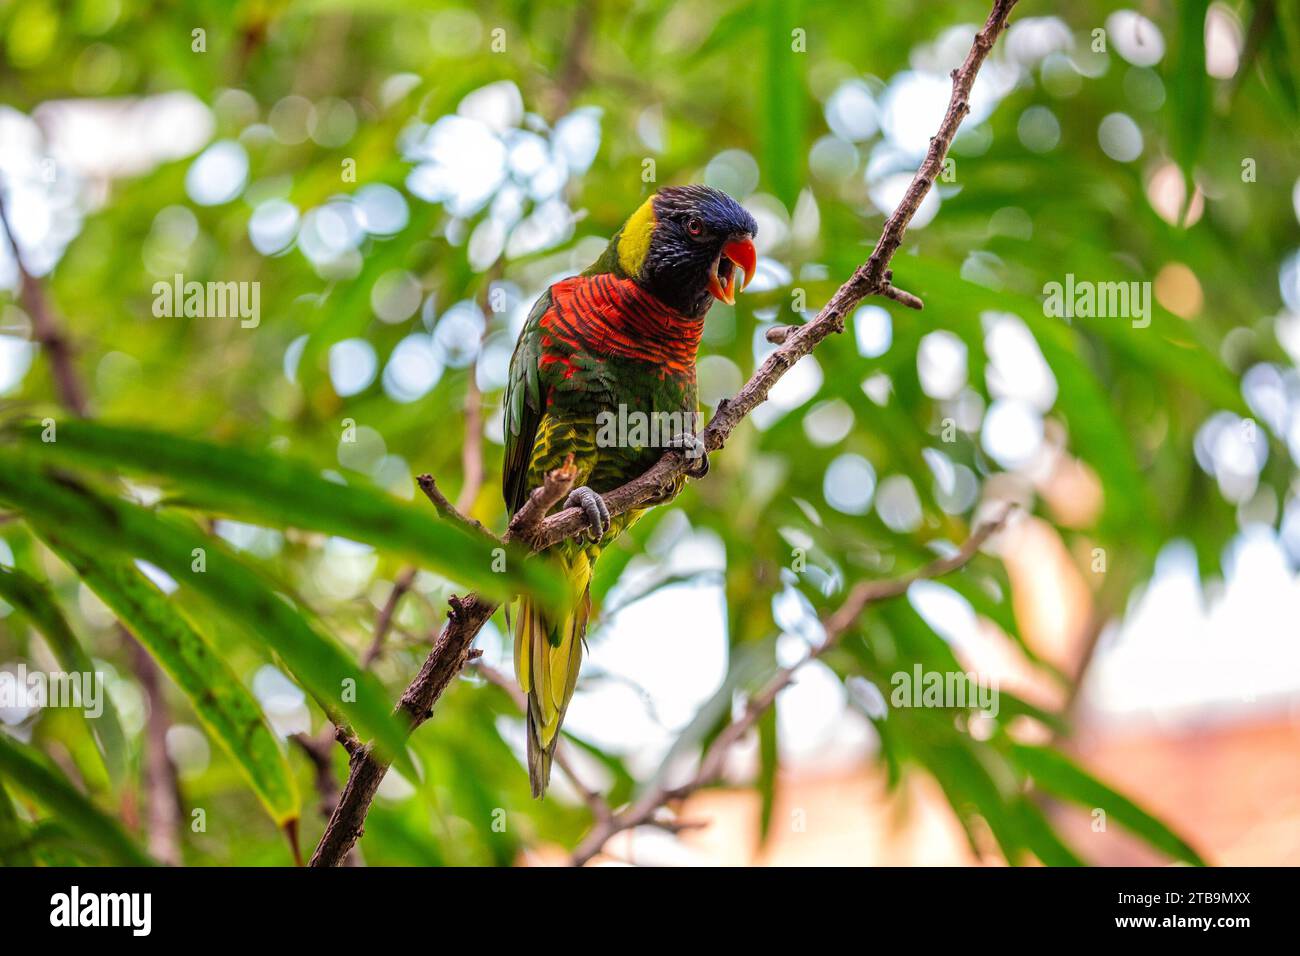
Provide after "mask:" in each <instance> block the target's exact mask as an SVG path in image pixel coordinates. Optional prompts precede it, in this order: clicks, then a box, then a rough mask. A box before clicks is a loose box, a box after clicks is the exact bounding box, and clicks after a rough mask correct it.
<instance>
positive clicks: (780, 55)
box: [760, 0, 808, 209]
mask: <svg viewBox="0 0 1300 956" xmlns="http://www.w3.org/2000/svg"><path fill="white" fill-rule="evenodd" d="M801 6H802V4H801V3H800V2H798V0H763V2H762V4H761V8H760V9H761V17H762V22H763V29H764V38H763V45H764V61H765V69H764V70H763V71H762V77H763V171H764V173H766V175H767V179H768V182H769V183H770V184H771V187H772V191H773V192H774V193H776V196H777V198H778V199H780V200H781V202H783V203H785V206H786V208H787V209H793V208H794V203H795V200H796V199H797V198H798V197H799V188H800V185H801V184H802V182H803V174H802V168H801V162H802V157H804V156H805V155H807V150H806V149H805V148H804V69H803V65H804V63H805V62H806V60H807V56H808V55H807V53H804V52H796V50H795V49H794V31H795V29H803V28H802V27H800V17H799V11H800V7H801ZM804 43H807V36H806V34H805V35H804Z"/></svg>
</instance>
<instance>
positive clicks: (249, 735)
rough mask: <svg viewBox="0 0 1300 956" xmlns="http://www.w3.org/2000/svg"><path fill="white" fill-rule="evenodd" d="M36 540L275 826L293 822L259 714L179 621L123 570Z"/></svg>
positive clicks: (291, 791) (279, 765) (290, 792)
mask: <svg viewBox="0 0 1300 956" xmlns="http://www.w3.org/2000/svg"><path fill="white" fill-rule="evenodd" d="M44 537H45V539H46V542H47V543H48V544H50V546H51V547H53V548H54V550H55V551H57V552H58V554H59V555H60V557H62V558H63V559H64V560H65V561H67V562H68V564H69V565H71V566H72V568H73V569H74V570H75V571H76V572H77V574H78V575H79V576H80V578H81V580H82V581H84V582H85V583H86V585H87V586H88V587H89V588H90V589H91V590H92V591H94V592H95V593H96V594H98V595H99V597H100V599H101V600H103V602H104V603H105V604H107V605H108V606H109V607H110V608H112V609H113V611H114V612H115V613H116V614H117V615H118V617H120V618H121V619H122V621H123V623H125V624H126V625H127V626H128V627H129V628H130V629H131V631H132V633H133V634H135V636H136V638H137V639H138V640H139V641H140V643H141V644H143V645H144V646H145V648H146V649H147V650H148V651H149V653H150V654H152V655H153V656H154V658H155V659H156V660H157V661H158V663H159V664H160V665H161V666H162V668H163V670H165V671H166V672H167V674H168V676H170V677H171V679H172V680H173V681H175V682H176V686H177V687H179V688H180V689H181V692H182V693H184V694H185V696H186V697H188V698H189V700H190V703H191V704H192V705H193V707H194V712H195V714H196V715H197V716H198V718H199V721H200V722H201V723H202V724H203V726H204V727H205V728H207V730H208V732H209V733H210V734H212V736H213V737H215V738H216V740H217V741H218V742H219V743H220V744H221V745H222V746H223V747H225V749H226V751H227V752H228V753H229V754H230V756H231V757H232V758H233V759H234V761H235V763H236V764H237V765H238V766H239V769H240V770H241V771H242V772H243V774H244V776H245V777H246V778H247V779H248V782H249V784H250V785H251V786H252V788H253V790H254V791H255V792H256V793H257V796H258V797H259V798H260V799H261V801H262V803H263V804H264V805H265V806H266V809H267V812H268V813H270V814H271V818H272V819H273V820H274V821H275V822H276V825H277V826H283V825H284V824H285V823H286V822H288V821H289V820H293V819H296V818H297V816H298V791H297V788H296V787H295V786H294V782H293V777H292V775H291V774H290V771H289V763H288V760H287V759H286V758H285V755H284V753H283V752H282V751H281V750H280V747H279V746H278V745H277V743H276V740H275V736H274V735H273V734H272V733H271V730H270V728H269V727H267V725H266V721H265V720H264V719H263V717H262V710H261V708H260V707H259V706H258V704H257V701H256V700H254V699H253V696H252V694H250V693H249V692H248V690H247V689H245V687H244V686H243V684H241V683H240V682H239V678H238V677H236V676H235V673H234V672H233V671H232V670H231V669H230V667H229V666H228V665H227V664H226V663H225V661H223V660H222V659H221V658H220V657H218V656H217V655H216V653H215V652H214V651H213V650H212V648H211V647H210V646H209V645H208V643H207V641H205V640H204V639H203V637H202V636H201V635H200V634H199V633H198V631H196V630H195V629H194V628H193V626H192V625H191V624H190V622H189V621H188V620H186V618H185V616H184V615H183V614H181V612H180V611H179V610H177V609H176V608H175V607H174V606H173V605H172V604H171V602H169V601H168V600H167V598H166V597H165V596H164V595H163V593H162V592H161V591H159V590H158V588H156V587H155V586H154V585H153V584H152V583H150V582H149V580H148V579H147V578H145V576H144V575H143V574H141V573H140V572H139V571H137V570H136V569H135V568H134V567H132V566H131V565H129V564H126V563H124V562H121V561H113V560H107V559H104V558H101V557H96V556H93V555H92V553H91V552H89V551H84V550H79V549H77V548H74V547H72V546H71V545H68V544H66V543H64V542H62V541H61V540H60V539H59V538H58V537H57V536H56V535H44Z"/></svg>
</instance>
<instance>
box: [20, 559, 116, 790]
mask: <svg viewBox="0 0 1300 956" xmlns="http://www.w3.org/2000/svg"><path fill="white" fill-rule="evenodd" d="M0 597H3V598H4V599H5V600H6V601H8V602H9V603H10V604H12V605H13V606H14V607H16V608H17V609H18V610H19V611H21V612H22V613H23V614H24V615H26V617H27V619H28V620H29V621H31V622H32V624H33V625H34V626H35V627H36V629H37V630H39V631H40V632H41V634H43V635H44V636H45V640H46V641H47V642H48V643H49V645H50V650H51V651H53V652H54V657H55V659H56V660H58V662H59V664H60V665H62V667H63V669H64V670H65V671H67V672H68V673H70V674H94V671H95V666H94V664H92V663H91V661H90V657H89V655H87V654H86V652H85V650H83V649H82V647H81V644H80V642H78V640H77V638H76V635H74V634H73V633H72V628H70V627H69V626H68V622H67V619H66V618H64V616H63V612H62V611H60V610H59V606H58V604H57V603H56V602H55V600H54V595H53V594H51V593H50V589H49V588H48V587H46V586H45V585H44V584H42V583H41V582H40V581H37V580H36V579H35V578H33V577H31V576H30V575H28V574H24V573H23V572H22V571H19V570H17V569H13V570H5V569H3V568H0ZM103 697H104V701H103V708H102V710H101V712H100V714H99V716H98V717H96V718H90V717H87V718H86V723H87V725H88V726H89V727H90V729H91V731H92V734H93V736H94V738H95V743H96V744H98V746H99V752H100V754H101V755H102V756H103V758H104V767H105V768H106V769H107V770H108V774H109V776H110V777H111V778H112V779H113V780H114V781H118V780H120V779H121V778H122V774H123V771H124V770H125V768H126V738H125V736H123V734H122V724H121V722H120V721H119V720H118V718H117V710H116V708H114V707H113V701H112V700H111V699H110V698H109V696H108V694H107V693H105V694H104V695H103ZM83 713H84V711H83Z"/></svg>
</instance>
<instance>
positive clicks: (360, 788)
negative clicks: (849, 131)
mask: <svg viewBox="0 0 1300 956" xmlns="http://www.w3.org/2000/svg"><path fill="white" fill-rule="evenodd" d="M1015 4H1016V0H994V3H993V9H992V11H991V12H990V13H989V17H988V20H987V21H985V23H984V26H983V28H982V29H981V30H980V31H979V32H978V33H977V34H976V35H975V39H974V42H973V43H972V45H971V49H970V52H969V53H968V54H967V55H966V59H965V61H964V62H963V63H962V65H961V66H960V67H958V68H957V69H956V70H954V71H953V73H952V81H953V83H952V96H951V98H950V100H949V102H948V109H947V111H946V113H945V114H944V118H943V121H942V122H941V123H940V125H939V131H938V132H937V133H936V134H935V135H934V136H933V137H932V138H931V139H930V147H929V150H928V151H927V152H926V156H925V159H924V160H923V161H922V163H921V166H920V168H919V169H917V171H916V174H915V175H914V176H913V177H912V182H911V184H910V185H909V186H908V188H907V192H906V193H905V194H904V196H903V199H902V201H901V202H900V203H899V204H898V206H897V208H896V209H895V210H894V211H893V213H892V214H891V215H890V216H889V218H888V219H887V220H886V221H885V226H884V229H883V231H882V232H881V236H880V239H879V241H878V242H877V243H876V246H875V249H873V250H872V253H871V255H870V257H869V258H868V259H867V261H866V262H864V263H863V264H862V265H861V266H859V267H858V268H857V270H856V271H855V272H854V273H853V275H852V276H851V277H850V278H849V280H848V281H847V282H845V283H844V284H843V285H842V286H840V288H839V289H838V291H836V293H835V294H834V295H833V296H832V297H831V299H830V301H829V302H827V303H826V305H825V306H824V307H823V308H822V310H821V311H820V312H818V313H817V316H816V317H815V318H814V319H813V320H812V321H811V322H809V323H807V324H806V325H801V326H798V327H795V328H794V329H793V330H792V331H790V332H789V333H788V334H787V335H786V337H785V339H784V341H783V342H782V343H781V344H780V345H779V346H778V347H777V348H776V349H775V350H774V351H773V352H772V353H771V354H770V355H768V356H767V358H766V359H765V360H764V361H763V364H762V365H760V366H759V368H758V370H757V371H756V372H755V373H754V375H753V376H752V377H751V378H750V380H749V381H748V382H746V383H745V385H744V386H743V387H742V388H741V390H740V391H739V392H738V393H737V394H736V395H735V397H733V398H732V399H730V400H726V399H724V400H723V401H722V402H720V403H719V404H718V407H717V409H716V411H715V412H714V414H713V418H712V420H711V421H710V422H709V425H708V427H707V428H705V430H704V432H703V434H702V436H701V437H702V439H703V441H704V445H705V448H706V449H707V450H709V451H716V450H718V449H720V448H722V447H723V446H724V445H725V444H726V441H727V439H728V438H729V437H730V435H731V433H732V431H734V430H735V428H736V427H737V426H738V425H739V424H740V422H741V421H742V420H743V419H744V418H745V417H746V416H747V415H748V414H749V413H750V412H752V411H753V410H754V409H755V408H757V407H758V406H759V405H760V404H762V403H763V401H765V400H766V398H767V395H768V392H769V391H771V389H772V387H773V386H774V385H775V384H776V383H777V381H779V380H780V378H781V376H783V375H784V374H785V373H786V372H787V371H789V370H790V368H791V367H793V366H794V364H795V363H796V362H798V361H799V359H801V358H803V357H804V356H805V355H807V354H809V353H810V352H812V351H813V349H815V348H816V347H817V346H818V345H819V344H820V343H821V342H822V340H823V339H825V338H826V337H827V336H829V335H831V334H832V333H837V332H842V331H844V319H845V316H846V315H848V313H849V312H851V311H852V310H853V309H854V308H855V307H856V306H857V305H858V303H860V302H861V301H862V300H863V299H865V298H867V297H868V296H871V295H883V296H886V297H888V298H891V299H894V300H895V301H899V302H902V303H904V304H905V305H908V306H909V307H912V308H916V307H917V306H918V305H919V304H920V300H919V299H917V298H916V297H915V296H913V295H911V294H910V293H904V292H902V291H901V290H899V289H897V288H895V286H894V285H893V277H892V274H891V272H890V269H889V263H890V261H891V260H892V259H893V257H894V254H895V253H896V252H897V251H898V248H899V246H900V245H901V244H902V242H903V235H904V234H905V233H906V231H907V226H908V224H909V223H910V222H911V221H912V217H913V216H915V215H916V211H917V209H918V208H919V207H920V205H921V201H922V200H923V199H924V198H925V196H926V194H927V193H928V192H929V191H930V189H931V188H932V187H933V186H934V181H935V179H936V178H937V176H938V175H939V171H940V169H941V167H942V166H943V160H944V157H945V156H946V155H947V153H948V147H949V146H950V145H951V144H952V140H953V137H955V136H956V135H957V128H958V127H959V126H960V125H961V121H962V120H963V119H964V118H965V117H966V114H967V113H969V112H970V106H969V102H968V101H969V98H970V91H971V87H972V85H973V84H974V82H975V76H976V74H977V73H978V72H979V68H980V66H981V65H982V64H983V62H984V59H985V58H986V57H987V56H988V53H989V50H991V49H992V48H993V43H994V41H995V40H996V39H997V37H998V35H999V34H1001V32H1002V31H1003V30H1004V29H1005V28H1006V22H1007V16H1008V15H1009V14H1010V12H1011V8H1012V7H1014V6H1015ZM687 464H688V462H687V460H686V458H685V456H684V455H683V454H682V453H681V452H678V451H671V452H668V453H666V454H665V455H664V456H663V457H662V458H660V459H659V461H658V462H656V463H655V464H654V465H653V466H652V467H651V468H650V469H649V470H648V471H646V472H645V473H644V474H643V475H641V476H640V477H639V478H636V479H634V480H632V481H630V482H628V483H627V484H625V485H623V486H621V487H619V488H616V489H614V490H613V491H611V492H609V493H608V494H606V495H604V499H605V504H606V506H607V507H608V509H609V512H610V514H611V515H617V514H621V513H623V512H625V511H627V510H629V509H630V508H634V507H636V506H637V505H639V504H643V503H644V502H647V501H649V500H651V499H653V498H655V497H658V496H660V495H661V494H663V492H664V491H666V490H667V489H668V488H669V487H671V485H672V483H673V482H674V481H675V480H676V478H677V477H678V476H679V475H681V474H682V473H683V472H685V470H686V467H687ZM564 470H565V469H556V471H555V472H552V474H551V475H550V476H548V477H547V480H546V482H545V483H544V484H543V485H542V487H540V488H538V489H536V490H535V491H534V492H533V493H532V495H531V496H530V497H529V499H528V501H527V502H525V504H524V506H523V507H522V508H520V509H519V511H518V512H517V513H516V514H515V516H514V518H513V519H512V520H511V522H510V528H509V530H508V531H507V532H506V535H505V538H504V539H503V540H506V539H515V540H519V541H522V542H526V543H527V544H529V545H530V546H531V547H532V548H533V549H534V550H541V549H544V548H547V547H549V546H550V545H553V544H555V543H556V542H558V541H561V540H563V539H565V538H570V537H574V536H576V535H578V534H581V533H583V532H584V531H585V530H586V527H587V524H586V518H585V516H584V515H583V513H582V511H581V510H580V509H578V508H567V509H565V510H563V511H560V512H559V513H557V514H554V515H551V516H549V517H546V514H547V512H548V511H549V510H550V509H551V508H553V507H554V506H555V505H556V504H558V503H559V502H560V501H561V500H563V498H564V496H565V495H566V494H567V493H568V490H569V488H570V487H571V486H572V483H573V477H572V476H570V477H569V478H568V481H567V482H566V481H564V476H563V474H562V472H563V471H564ZM851 597H852V595H851ZM859 598H860V599H862V600H863V606H864V607H865V605H866V603H869V602H870V601H871V600H875V599H877V598H874V597H873V596H872V595H871V594H870V593H868V594H867V596H866V597H865V598H861V594H859ZM495 609H496V605H495V604H494V603H493V602H491V601H488V600H486V599H484V598H481V597H479V596H478V595H473V594H471V595H470V596H468V597H467V598H464V599H461V600H456V599H453V603H452V614H451V615H449V616H448V619H447V623H446V625H445V626H444V627H443V629H442V632H441V634H439V636H438V641H437V643H436V644H435V646H434V648H433V650H432V651H431V652H430V653H429V656H428V658H426V660H425V662H424V666H423V667H421V669H420V673H419V674H417V675H416V677H415V679H414V680H412V681H411V683H410V685H408V687H407V688H406V691H405V693H403V695H402V700H401V702H400V703H399V705H398V711H399V712H400V713H405V714H406V715H407V717H408V718H409V719H410V722H411V728H412V729H414V728H415V727H416V726H418V725H419V724H420V723H422V722H423V721H424V720H426V719H427V718H428V716H429V713H430V708H431V707H432V706H433V704H434V702H435V701H437V699H438V697H439V696H440V695H441V694H442V691H443V690H445V689H446V687H447V685H448V684H449V683H450V682H451V679H452V678H453V677H454V676H455V675H456V674H457V673H459V671H460V669H461V668H462V667H463V666H464V664H465V661H466V659H467V656H468V652H469V645H470V643H471V642H472V641H473V639H474V636H475V635H476V634H477V633H478V630H479V628H481V627H482V626H483V624H484V623H485V622H486V621H487V619H488V618H489V617H491V615H492V613H493V611H494V610H495ZM778 691H779V688H778ZM751 723H752V721H751ZM746 729H747V728H746ZM741 732H743V730H742V731H741ZM706 759H707V756H706ZM387 769H388V768H387V765H386V764H383V763H382V762H380V761H378V760H377V758H375V757H374V755H373V754H372V753H371V751H370V749H369V748H368V747H363V748H360V749H359V750H357V751H356V752H355V753H354V754H353V758H352V773H351V776H350V777H349V779H348V783H347V785H346V786H345V787H344V791H343V797H342V799H340V801H339V805H338V807H337V808H336V810H335V812H334V815H333V816H332V817H331V819H330V822H329V825H328V826H327V827H326V830H325V834H324V836H323V837H322V838H321V842H320V844H319V845H318V846H317V848H316V853H315V854H314V855H313V857H312V861H311V862H312V865H313V866H337V865H338V864H339V863H340V862H341V861H342V860H343V859H344V858H345V857H346V855H347V853H348V850H350V849H351V847H352V845H353V844H354V843H355V842H356V840H357V839H358V838H359V837H360V835H361V832H362V826H363V823H364V820H365V816H366V812H367V810H368V809H369V806H370V802H371V800H373V799H374V794H375V790H376V789H377V788H378V786H379V781H380V780H382V779H383V776H384V774H385V773H386V772H387ZM702 769H703V767H702ZM658 805H659V804H656V805H655V806H656V808H657V807H658ZM646 819H649V817H647V818H646ZM586 847H587V843H586V842H584V848H586ZM580 849H581V848H580ZM598 849H599V847H597V850H598ZM591 852H596V851H591ZM579 856H581V853H579V854H575V859H576V858H577V857H579ZM586 858H590V853H588V854H587V857H586Z"/></svg>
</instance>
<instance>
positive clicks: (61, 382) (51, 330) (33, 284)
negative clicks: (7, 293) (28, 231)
mask: <svg viewBox="0 0 1300 956" xmlns="http://www.w3.org/2000/svg"><path fill="white" fill-rule="evenodd" d="M0 226H2V227H3V228H4V234H5V238H6V239H8V241H9V245H10V246H11V247H13V250H14V262H15V263H17V264H18V290H19V291H18V294H19V297H20V298H21V300H22V303H23V308H24V309H26V310H27V314H28V315H29V316H31V320H32V331H33V332H34V333H35V337H36V341H38V342H39V343H40V344H41V345H42V346H44V347H45V352H46V354H47V355H48V356H49V361H50V373H51V374H52V375H53V377H54V386H55V388H56V389H58V393H59V400H60V401H61V402H62V403H63V405H64V407H66V408H67V409H68V411H70V412H72V413H73V414H74V415H76V416H77V417H78V418H85V417H86V414H87V411H88V409H89V405H88V403H87V401H86V388H85V385H83V384H82V381H81V376H79V375H78V374H77V369H76V366H75V365H74V364H73V361H72V346H71V345H69V344H68V339H67V336H65V335H64V334H63V328H62V326H61V324H60V323H59V320H58V317H57V316H56V315H55V312H54V309H53V307H52V306H51V305H50V302H49V299H48V298H46V295H45V289H44V288H43V287H42V286H41V283H40V280H39V279H37V278H36V277H35V276H33V275H32V274H31V273H30V272H28V271H27V266H26V265H24V264H23V252H22V250H21V249H20V248H18V239H17V237H15V236H14V231H13V227H12V226H11V225H10V224H9V215H8V213H7V212H6V211H5V198H4V184H3V182H0Z"/></svg>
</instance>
